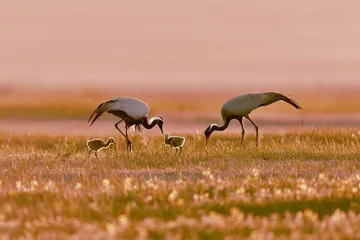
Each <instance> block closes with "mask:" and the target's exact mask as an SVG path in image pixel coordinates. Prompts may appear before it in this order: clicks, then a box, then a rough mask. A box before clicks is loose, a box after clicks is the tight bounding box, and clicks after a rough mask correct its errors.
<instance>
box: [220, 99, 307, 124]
mask: <svg viewBox="0 0 360 240" xmlns="http://www.w3.org/2000/svg"><path fill="white" fill-rule="evenodd" d="M280 100H282V101H284V102H287V103H289V104H291V105H292V106H294V107H295V108H297V109H301V107H300V106H299V104H297V103H296V102H295V101H294V100H292V99H290V98H288V97H286V96H284V95H283V94H281V93H276V92H265V93H248V94H243V95H239V96H237V97H234V98H232V99H230V100H228V101H227V102H225V103H224V105H223V107H222V109H221V114H222V116H223V119H225V118H226V116H227V115H240V116H246V115H247V114H249V113H250V112H251V111H253V110H254V109H256V108H258V107H261V106H267V105H270V104H272V103H274V102H277V101H280Z"/></svg>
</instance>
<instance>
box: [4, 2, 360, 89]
mask: <svg viewBox="0 0 360 240" xmlns="http://www.w3.org/2000/svg"><path fill="white" fill-rule="evenodd" d="M359 9H360V2H359V1H355V0H353V1H339V0H303V1H289V0H272V1H267V0H263V1H259V0H255V1H254V0H252V1H242V0H226V1H219V0H218V1H215V0H181V1H168V0H161V1H158V0H154V1H136V0H135V1H120V0H117V1H116V0H107V1H94V0H61V1H60V0H59V1H48V0H33V1H15V0H2V1H0V34H1V35H0V83H2V84H7V83H15V84H17V85H20V86H25V85H32V86H43V87H56V88H57V87H64V86H69V84H71V86H73V85H77V86H87V87H89V88H93V87H96V86H99V85H103V86H105V87H109V86H111V85H113V84H114V85H115V87H116V88H119V89H121V88H122V87H124V88H130V87H140V84H142V86H141V88H158V87H161V86H162V87H169V86H170V85H173V86H179V87H183V88H190V87H203V86H207V87H217V86H218V85H219V84H220V83H221V84H222V85H223V86H224V88H227V87H239V88H241V87H245V86H272V85H281V86H283V87H284V86H285V87H286V86H289V87H291V86H311V85H312V84H315V85H317V84H323V85H327V84H331V83H339V84H342V85H346V86H351V85H353V84H356V83H358V84H359V83H360V27H359V23H360V14H359ZM24 83H25V84H24Z"/></svg>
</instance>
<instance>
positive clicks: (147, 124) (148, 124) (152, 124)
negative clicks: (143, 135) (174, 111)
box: [142, 117, 158, 129]
mask: <svg viewBox="0 0 360 240" xmlns="http://www.w3.org/2000/svg"><path fill="white" fill-rule="evenodd" d="M156 119H158V117H153V118H151V119H150V120H149V121H148V120H147V118H143V121H142V125H143V126H144V127H145V128H146V129H151V128H153V127H155V125H156Z"/></svg>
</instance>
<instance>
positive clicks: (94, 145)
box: [86, 137, 116, 158]
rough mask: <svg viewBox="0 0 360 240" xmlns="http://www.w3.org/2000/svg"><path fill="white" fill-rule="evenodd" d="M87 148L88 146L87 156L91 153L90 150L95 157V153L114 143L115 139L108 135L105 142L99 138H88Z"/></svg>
mask: <svg viewBox="0 0 360 240" xmlns="http://www.w3.org/2000/svg"><path fill="white" fill-rule="evenodd" d="M86 144H87V146H88V148H89V157H90V155H91V152H95V156H96V158H98V156H97V153H98V152H99V151H100V150H102V149H106V148H108V147H110V145H111V144H116V142H115V139H114V138H113V137H109V139H108V140H107V141H106V142H105V141H104V140H102V139H100V138H95V139H91V140H88V141H87V142H86Z"/></svg>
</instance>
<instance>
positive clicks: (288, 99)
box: [270, 92, 303, 109]
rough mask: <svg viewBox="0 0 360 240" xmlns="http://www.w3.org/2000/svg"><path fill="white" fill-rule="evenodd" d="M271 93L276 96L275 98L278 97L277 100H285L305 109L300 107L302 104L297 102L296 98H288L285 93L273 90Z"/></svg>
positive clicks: (295, 106)
mask: <svg viewBox="0 0 360 240" xmlns="http://www.w3.org/2000/svg"><path fill="white" fill-rule="evenodd" d="M270 94H271V95H272V96H273V97H274V99H276V101H279V100H282V101H284V102H287V103H289V104H290V105H292V106H293V107H294V108H296V109H303V108H302V107H300V105H299V104H298V103H297V102H295V100H293V99H291V98H288V97H287V96H285V95H284V94H281V93H276V92H271V93H270Z"/></svg>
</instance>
